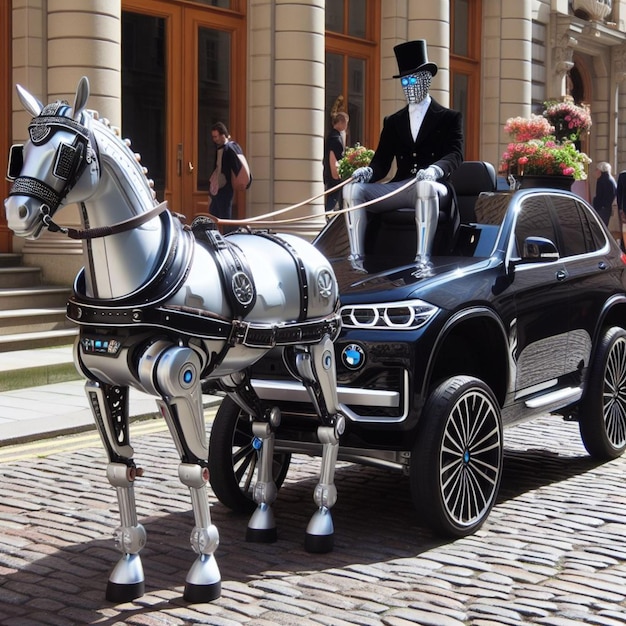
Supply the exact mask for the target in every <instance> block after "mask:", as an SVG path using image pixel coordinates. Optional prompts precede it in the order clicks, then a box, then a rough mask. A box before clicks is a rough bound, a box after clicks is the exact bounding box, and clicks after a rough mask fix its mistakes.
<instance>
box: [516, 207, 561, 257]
mask: <svg viewBox="0 0 626 626" xmlns="http://www.w3.org/2000/svg"><path fill="white" fill-rule="evenodd" d="M550 213H551V211H550V206H549V204H548V202H547V199H546V198H545V197H544V196H534V195H533V196H530V197H528V198H525V199H524V200H523V202H522V204H521V207H520V211H519V213H518V215H517V220H516V223H515V239H514V241H515V245H516V247H517V251H516V254H517V256H520V257H521V256H522V251H523V250H524V241H525V240H526V239H527V238H528V237H543V238H545V239H549V240H550V241H552V242H553V243H554V244H555V245H558V244H557V236H556V231H555V228H554V223H553V221H552V217H551V215H550Z"/></svg>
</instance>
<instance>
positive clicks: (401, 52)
mask: <svg viewBox="0 0 626 626" xmlns="http://www.w3.org/2000/svg"><path fill="white" fill-rule="evenodd" d="M393 51H394V52H395V54H396V60H397V61H398V70H399V72H400V73H399V74H397V75H396V76H394V78H401V77H402V76H407V75H408V74H417V72H430V73H431V74H432V75H433V76H434V75H435V74H436V73H437V70H438V69H439V68H438V67H437V66H436V65H435V64H434V63H429V62H428V55H427V53H426V41H425V40H424V39H416V40H415V41H407V42H405V43H401V44H398V45H397V46H394V48H393Z"/></svg>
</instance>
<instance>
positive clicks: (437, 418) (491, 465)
mask: <svg viewBox="0 0 626 626" xmlns="http://www.w3.org/2000/svg"><path fill="white" fill-rule="evenodd" d="M502 456H503V436H502V419H501V416H500V406H499V404H498V401H497V400H496V398H495V396H494V394H493V392H492V391H491V389H490V388H489V387H488V386H487V385H486V384H485V383H484V382H482V381H481V380H479V379H477V378H473V377H471V376H453V377H452V378H448V379H447V380H445V381H443V382H442V383H441V384H440V385H439V386H438V387H437V388H436V389H435V390H434V391H433V392H432V393H431V395H430V396H429V398H428V400H427V402H426V405H425V407H424V411H423V412H422V416H421V419H420V423H419V427H418V433H417V439H416V442H415V446H414V448H413V450H412V453H411V467H410V486H411V496H412V498H413V503H414V506H415V508H416V509H417V511H418V514H419V515H420V517H421V518H422V521H424V522H425V523H426V524H427V525H428V526H429V527H430V528H431V529H432V530H433V531H435V532H436V533H437V534H439V535H443V536H446V537H465V536H467V535H470V534H472V533H473V532H475V531H476V530H478V528H480V526H482V524H483V523H484V522H485V520H486V519H487V517H488V516H489V513H490V512H491V509H492V507H493V505H494V503H495V501H496V497H497V494H498V489H499V487H500V479H501V476H502Z"/></svg>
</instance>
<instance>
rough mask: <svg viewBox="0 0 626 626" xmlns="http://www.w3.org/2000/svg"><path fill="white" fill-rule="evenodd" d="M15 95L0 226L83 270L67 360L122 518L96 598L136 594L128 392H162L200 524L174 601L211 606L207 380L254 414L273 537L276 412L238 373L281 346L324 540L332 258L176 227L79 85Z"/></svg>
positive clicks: (329, 501)
mask: <svg viewBox="0 0 626 626" xmlns="http://www.w3.org/2000/svg"><path fill="white" fill-rule="evenodd" d="M18 94H19V97H20V100H21V101H22V104H23V105H24V108H25V109H26V110H27V111H28V112H30V113H31V115H32V116H33V120H32V121H31V124H30V125H29V136H30V140H29V141H28V142H27V143H26V144H25V145H24V146H23V148H21V147H19V146H14V147H13V148H12V150H11V157H10V167H9V169H10V174H11V176H10V177H11V178H12V179H13V181H14V182H13V186H12V188H11V192H10V196H9V198H8V199H7V200H6V201H5V210H6V215H7V221H8V225H9V227H10V228H11V229H12V230H13V231H14V232H15V233H16V234H17V235H19V236H22V237H26V238H36V237H38V236H39V234H40V232H41V230H42V228H44V227H48V228H49V229H50V230H56V231H58V230H60V231H62V232H65V233H66V234H68V235H69V236H71V237H74V238H77V239H83V240H84V244H83V254H84V269H83V270H82V271H81V273H79V276H78V277H77V279H76V282H75V285H74V295H73V296H72V298H71V299H70V302H69V303H68V316H69V317H70V318H71V319H73V320H74V321H76V323H77V324H78V325H79V328H80V334H79V338H78V340H77V342H76V346H75V361H76V365H77V368H78V369H79V371H80V372H82V373H83V374H84V376H85V377H86V378H87V379H88V380H87V383H86V385H85V388H86V393H87V397H88V399H89V403H90V406H91V407H92V410H93V414H94V420H95V422H96V425H97V427H98V430H99V432H100V435H101V438H102V441H103V445H104V447H105V449H106V451H107V453H108V456H109V465H108V468H107V477H108V479H109V482H110V483H111V485H112V486H113V487H115V489H116V492H117V498H118V504H119V511H120V520H121V523H120V527H119V528H118V529H117V531H116V545H117V547H118V549H119V550H120V552H121V553H122V558H121V559H120V561H119V562H118V564H117V565H116V566H115V568H114V569H113V571H112V573H111V575H110V577H109V583H108V587H107V598H108V599H110V600H114V601H129V600H132V599H134V598H136V597H138V596H140V595H141V594H142V593H143V590H144V579H143V569H142V565H141V560H140V557H139V551H140V550H141V548H142V547H143V545H144V544H145V541H146V533H145V530H144V529H143V526H142V525H141V524H140V523H139V522H138V519H137V512H136V506H135V500H134V481H135V479H136V478H137V476H138V475H140V472H138V471H137V468H136V466H135V463H134V459H133V454H134V453H133V449H132V446H131V445H130V440H129V435H128V430H129V420H128V387H135V388H137V389H140V390H142V391H145V392H147V393H150V394H152V395H155V396H157V405H158V407H159V410H160V412H161V414H162V416H163V417H164V418H165V420H166V422H167V425H168V427H169V430H170V432H171V434H172V437H173V439H174V442H175V444H176V447H177V450H178V452H179V455H180V458H181V464H180V467H179V478H180V480H181V482H182V483H183V484H184V485H186V486H187V487H188V488H189V490H190V494H191V500H192V507H193V511H194V520H195V526H194V529H193V532H192V534H191V539H190V541H191V546H192V548H193V550H194V551H195V552H196V553H197V554H198V557H197V559H196V562H195V563H194V564H193V566H192V567H191V569H190V571H189V574H188V576H187V580H186V586H185V594H184V595H185V598H186V599H187V600H190V601H201V602H205V601H210V600H213V599H215V598H216V597H218V596H219V595H220V589H221V577H220V573H219V569H218V567H217V564H216V562H215V559H214V556H213V553H214V551H215V550H216V548H217V545H218V543H219V535H218V532H217V529H216V528H215V526H214V525H213V524H212V523H211V517H210V512H209V506H208V500H207V497H206V485H207V480H208V469H207V457H208V445H207V440H206V430H205V425H204V415H203V411H202V404H201V396H202V392H201V382H202V380H205V381H207V380H208V381H213V384H214V385H216V386H217V388H219V389H221V390H222V391H224V392H226V393H228V394H229V395H231V397H232V398H233V399H234V400H235V401H236V402H237V403H238V404H239V405H240V406H241V407H242V408H243V409H244V410H245V411H247V412H248V413H249V414H250V415H251V416H252V419H253V428H252V430H253V433H254V435H255V437H256V438H257V442H260V444H259V446H258V447H260V461H259V468H260V470H259V478H258V482H257V485H256V487H255V489H254V499H255V501H256V503H257V505H258V506H257V510H256V511H255V513H254V515H253V516H252V518H251V520H250V522H249V524H248V535H247V536H248V539H249V540H256V541H266V542H269V541H274V540H275V536H276V530H275V525H274V520H273V513H272V509H271V504H272V502H273V500H274V498H275V496H276V487H275V485H274V482H273V477H272V472H271V461H272V457H273V443H274V431H275V429H276V428H277V427H278V426H279V424H280V411H279V409H278V407H268V406H265V405H264V404H263V402H261V401H260V399H259V398H258V396H257V395H256V393H255V392H254V389H253V388H252V385H251V382H250V380H249V378H248V375H247V370H246V368H248V367H249V366H250V365H252V364H254V363H255V362H256V361H257V360H258V359H260V358H261V357H262V356H263V355H264V354H265V353H266V352H267V351H268V350H269V349H271V348H273V347H276V346H278V347H282V348H283V350H284V354H285V357H284V358H285V360H286V362H287V363H288V367H289V370H290V371H291V372H292V373H293V375H294V376H295V377H297V378H298V379H299V380H301V381H302V383H303V384H304V385H305V387H306V388H307V390H308V391H309V395H310V397H311V400H312V402H313V405H314V407H315V410H316V411H317V413H318V416H319V420H320V425H319V428H318V436H319V439H320V442H321V443H322V447H323V457H324V460H323V463H322V471H321V476H320V483H319V484H318V486H317V488H316V490H315V495H314V500H315V502H316V504H317V505H318V511H316V513H315V514H314V515H313V518H312V519H311V522H310V523H309V526H308V528H307V533H306V541H305V543H306V545H307V549H310V550H311V551H316V552H323V551H328V550H329V549H331V548H332V537H333V527H332V521H331V518H330V513H329V509H330V508H331V507H332V505H333V504H334V502H335V500H336V489H335V487H334V465H335V461H336V458H337V448H338V443H339V437H340V435H341V433H342V432H343V428H344V424H345V419H344V417H343V416H342V415H341V413H340V412H339V408H338V407H339V404H338V400H337V390H336V373H335V362H334V350H333V345H332V343H333V341H334V340H335V339H336V337H337V335H338V332H339V329H340V318H339V314H338V288H337V281H336V279H335V276H334V273H333V270H332V267H331V265H330V264H329V262H328V260H327V259H326V258H325V257H324V256H323V255H322V254H321V253H320V252H319V251H318V250H317V249H316V248H315V247H313V246H312V245H311V244H310V243H308V242H306V241H305V240H303V239H301V238H299V237H295V236H293V235H286V234H283V235H274V234H271V233H266V232H259V233H249V232H243V231H242V232H238V233H235V234H230V235H228V236H227V237H222V236H221V235H220V234H219V233H218V232H217V231H216V230H215V228H214V227H213V225H212V224H211V223H210V222H209V221H208V220H206V219H200V220H199V221H198V220H196V222H194V224H192V227H191V229H190V228H188V227H184V226H183V225H182V224H181V223H180V221H179V220H178V219H177V218H176V217H174V216H173V215H171V214H170V213H169V211H168V210H167V207H166V205H165V204H164V203H161V204H159V203H158V202H157V201H156V199H155V195H154V193H153V191H152V188H151V184H150V182H149V181H148V179H147V178H146V175H145V170H144V169H143V167H142V166H141V165H140V163H139V159H138V156H137V155H134V154H133V153H132V151H131V150H130V147H129V143H128V142H124V141H122V140H121V139H120V138H119V136H118V134H117V133H116V132H115V130H114V129H112V128H111V127H110V125H109V124H108V122H107V121H106V120H103V121H100V120H98V119H97V117H96V116H95V114H94V113H93V112H89V111H87V110H86V109H85V105H86V102H87V99H88V96H89V84H88V81H87V79H86V78H83V79H81V81H80V82H79V85H78V88H77V92H76V98H75V102H74V106H73V107H70V106H69V104H68V103H62V102H56V103H51V104H49V105H47V106H45V107H44V106H43V105H42V104H41V103H40V102H39V101H38V100H37V99H36V98H35V97H34V96H32V95H31V94H29V93H28V92H27V91H26V90H24V89H23V88H21V87H18ZM74 203H76V204H77V205H78V207H79V209H80V215H81V218H82V227H83V228H82V229H81V230H75V229H64V228H62V227H60V226H58V225H57V224H56V223H55V222H54V221H53V217H54V214H55V212H56V211H57V210H58V209H59V208H60V207H62V206H64V205H66V204H74Z"/></svg>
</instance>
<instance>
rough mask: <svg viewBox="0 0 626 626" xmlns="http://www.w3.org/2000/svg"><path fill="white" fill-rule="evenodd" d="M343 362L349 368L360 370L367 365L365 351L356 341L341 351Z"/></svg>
mask: <svg viewBox="0 0 626 626" xmlns="http://www.w3.org/2000/svg"><path fill="white" fill-rule="evenodd" d="M341 362H342V363H343V364H344V365H345V366H346V367H347V368H348V369H349V370H358V369H361V368H362V367H363V365H365V351H364V350H363V348H361V346H359V345H358V344H356V343H351V344H348V345H347V346H346V347H345V348H344V349H343V350H342V351H341Z"/></svg>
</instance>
